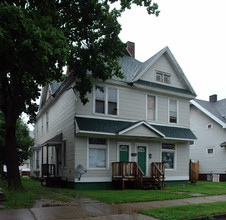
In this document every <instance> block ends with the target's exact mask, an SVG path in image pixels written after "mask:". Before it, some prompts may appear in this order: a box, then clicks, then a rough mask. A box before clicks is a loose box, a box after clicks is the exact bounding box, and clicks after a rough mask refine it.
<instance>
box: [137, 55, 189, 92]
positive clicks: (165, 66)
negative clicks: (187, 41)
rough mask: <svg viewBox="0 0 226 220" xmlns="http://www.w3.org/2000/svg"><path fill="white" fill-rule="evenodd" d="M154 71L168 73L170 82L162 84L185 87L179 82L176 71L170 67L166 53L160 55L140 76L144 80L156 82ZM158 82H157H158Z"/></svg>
mask: <svg viewBox="0 0 226 220" xmlns="http://www.w3.org/2000/svg"><path fill="white" fill-rule="evenodd" d="M156 71H161V72H164V73H168V74H170V84H164V85H169V86H173V87H176V88H182V89H183V88H185V87H184V85H183V84H182V83H181V80H180V79H179V77H178V75H177V73H176V71H175V70H174V68H173V67H172V65H171V63H170V62H169V60H168V58H167V56H166V55H163V56H161V57H160V58H159V59H158V60H157V61H156V63H155V64H154V65H152V67H151V68H149V69H148V70H147V72H146V73H145V74H144V75H143V76H142V77H141V78H140V79H141V80H144V81H149V82H156ZM158 83H159V82H158Z"/></svg>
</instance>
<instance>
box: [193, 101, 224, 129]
mask: <svg viewBox="0 0 226 220" xmlns="http://www.w3.org/2000/svg"><path fill="white" fill-rule="evenodd" d="M191 104H193V105H194V106H195V107H196V108H198V109H199V110H200V111H202V112H203V113H204V114H206V115H207V116H208V117H210V118H211V119H213V120H214V121H215V122H217V123H218V124H220V125H221V126H222V128H226V99H222V100H219V101H216V102H208V101H204V100H200V99H194V100H192V101H191Z"/></svg>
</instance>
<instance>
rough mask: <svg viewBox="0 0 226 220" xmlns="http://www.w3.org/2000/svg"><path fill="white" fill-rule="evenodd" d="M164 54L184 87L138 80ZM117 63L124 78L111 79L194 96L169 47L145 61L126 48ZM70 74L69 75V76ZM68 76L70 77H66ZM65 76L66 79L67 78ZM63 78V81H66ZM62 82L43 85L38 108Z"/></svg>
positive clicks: (114, 77)
mask: <svg viewBox="0 0 226 220" xmlns="http://www.w3.org/2000/svg"><path fill="white" fill-rule="evenodd" d="M163 54H166V55H167V57H168V59H169V61H170V62H171V63H172V65H173V66H174V68H175V69H176V70H177V73H178V74H179V76H180V77H181V79H182V80H183V81H184V82H185V84H186V85H187V88H186V89H181V88H176V87H172V86H168V85H162V84H160V83H154V82H147V81H144V80H140V78H141V77H142V76H143V74H145V72H146V70H147V69H149V68H150V67H151V66H152V65H154V64H155V62H156V61H157V60H158V59H159V58H160V57H161V56H162V55H163ZM118 62H119V65H120V66H121V70H122V72H123V74H124V78H122V79H121V78H119V77H116V76H113V77H112V79H114V80H117V81H121V82H125V83H135V82H136V83H138V84H142V85H144V86H149V87H152V88H160V89H164V90H168V91H173V92H178V93H183V94H188V95H193V96H196V93H195V91H194V89H193V88H192V86H191V84H190V83H189V81H188V79H187V78H186V76H185V74H184V73H183V71H182V69H181V67H180V66H179V64H178V63H177V61H176V59H175V58H174V56H173V54H172V53H171V51H170V49H169V48H168V47H165V48H163V49H162V50H160V51H159V52H157V53H156V54H154V55H153V56H152V57H150V58H149V59H147V60H146V61H145V62H140V61H138V60H137V59H135V58H134V57H132V56H131V54H130V53H129V51H128V49H126V50H125V55H124V56H123V57H121V58H120V59H119V61H118ZM71 75H72V74H70V75H69V76H71ZM68 78H70V77H68ZM68 78H66V80H67V79H68ZM66 80H65V81H66ZM63 83H64V81H62V82H57V81H53V82H52V83H51V84H50V85H49V86H45V87H43V90H42V94H41V101H40V106H39V108H41V107H42V105H44V103H45V102H46V96H47V91H48V89H50V92H51V95H54V94H55V93H56V92H57V91H58V90H59V88H61V86H62V84H63Z"/></svg>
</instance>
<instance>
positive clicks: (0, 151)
mask: <svg viewBox="0 0 226 220" xmlns="http://www.w3.org/2000/svg"><path fill="white" fill-rule="evenodd" d="M29 133H30V131H29V128H28V126H27V124H26V123H25V122H24V121H23V119H22V118H21V117H19V118H18V119H17V122H16V139H17V154H18V162H19V163H18V165H21V164H23V162H24V160H27V159H28V158H29V154H30V151H29V149H30V147H31V146H32V145H33V143H34V140H33V138H32V137H31V136H30V134H29ZM5 148H6V145H5V118H4V115H3V114H2V112H1V111H0V174H3V173H2V168H3V165H4V164H6V158H7V155H5Z"/></svg>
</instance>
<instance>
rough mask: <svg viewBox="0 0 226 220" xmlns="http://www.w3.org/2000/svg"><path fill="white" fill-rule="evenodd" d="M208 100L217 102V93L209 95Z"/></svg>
mask: <svg viewBox="0 0 226 220" xmlns="http://www.w3.org/2000/svg"><path fill="white" fill-rule="evenodd" d="M209 102H217V95H216V94H214V95H211V96H210V97H209Z"/></svg>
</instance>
